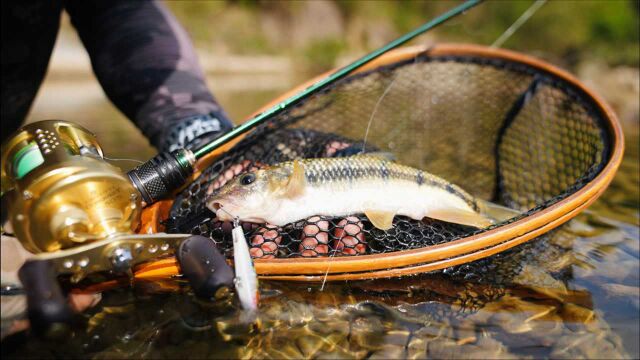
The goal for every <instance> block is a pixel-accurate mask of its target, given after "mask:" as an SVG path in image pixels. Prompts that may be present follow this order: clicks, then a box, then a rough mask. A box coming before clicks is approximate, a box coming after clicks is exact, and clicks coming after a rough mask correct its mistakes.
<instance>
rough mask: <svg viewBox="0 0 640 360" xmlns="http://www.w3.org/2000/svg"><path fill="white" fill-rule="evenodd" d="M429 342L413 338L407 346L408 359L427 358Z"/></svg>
mask: <svg viewBox="0 0 640 360" xmlns="http://www.w3.org/2000/svg"><path fill="white" fill-rule="evenodd" d="M427 344H428V340H427V339H424V338H420V337H416V336H413V337H412V338H411V340H409V344H407V352H406V358H407V359H424V358H426V357H427Z"/></svg>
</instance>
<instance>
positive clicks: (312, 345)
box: [295, 334, 325, 358]
mask: <svg viewBox="0 0 640 360" xmlns="http://www.w3.org/2000/svg"><path fill="white" fill-rule="evenodd" d="M295 342H296V345H297V346H298V348H299V349H300V351H301V352H302V354H303V355H304V357H305V358H312V357H314V356H315V355H316V354H317V353H318V351H319V350H320V349H322V347H323V346H324V345H325V342H324V340H323V339H322V337H320V336H318V335H312V334H309V335H304V336H300V337H298V338H297V339H295Z"/></svg>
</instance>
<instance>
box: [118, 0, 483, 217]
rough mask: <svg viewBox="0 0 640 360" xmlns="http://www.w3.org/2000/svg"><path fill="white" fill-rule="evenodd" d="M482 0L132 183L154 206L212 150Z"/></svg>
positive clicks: (164, 157)
mask: <svg viewBox="0 0 640 360" xmlns="http://www.w3.org/2000/svg"><path fill="white" fill-rule="evenodd" d="M481 2H482V0H467V1H465V2H464V3H462V4H460V5H458V6H456V7H455V8H453V9H451V10H449V11H447V12H445V13H443V14H441V15H439V16H437V17H435V18H434V19H432V20H430V21H428V22H427V23H425V24H423V25H422V26H420V27H418V28H416V29H415V30H413V31H411V32H409V33H407V34H405V35H402V36H401V37H399V38H397V39H395V40H393V41H391V42H390V43H388V44H386V45H384V46H382V47H381V48H379V49H376V50H374V51H372V52H371V53H369V54H367V55H364V56H363V57H361V58H359V59H357V60H356V61H354V62H352V63H350V64H348V65H346V66H344V67H342V68H340V69H338V70H336V71H335V72H333V73H331V74H330V75H328V76H327V77H325V78H323V79H322V80H320V81H318V82H316V83H315V84H313V85H311V86H309V87H308V88H306V89H304V90H303V91H301V92H299V93H297V94H295V95H293V96H291V97H289V98H287V99H285V100H284V101H282V102H280V103H278V104H276V105H275V106H273V107H271V108H269V109H268V110H266V111H264V112H261V113H260V114H258V115H255V116H254V117H253V118H251V119H249V120H248V121H246V122H244V123H243V124H241V125H238V126H236V127H235V128H233V129H232V130H231V131H229V132H227V133H226V134H224V135H222V136H220V137H218V138H217V139H215V140H213V141H211V142H210V143H208V144H206V145H204V146H202V147H200V148H198V149H196V150H194V151H191V150H188V149H179V150H175V151H173V152H171V153H161V154H158V155H157V156H155V157H154V158H152V159H151V160H149V161H147V162H146V163H144V164H142V165H140V166H138V167H136V168H135V169H133V170H131V171H130V172H129V173H128V176H129V178H130V179H131V182H132V183H133V185H134V186H135V187H136V189H137V190H138V191H139V192H140V194H141V195H142V199H143V201H144V202H145V203H146V205H150V204H152V203H154V202H156V201H158V200H159V199H161V198H163V197H166V196H168V195H170V193H171V192H172V191H173V190H175V189H178V188H180V187H181V186H182V185H183V184H184V182H185V181H186V180H187V177H188V176H189V175H190V174H191V173H192V172H193V165H194V164H195V162H196V161H197V160H199V159H201V158H203V157H204V156H206V155H207V154H210V153H211V152H212V151H214V150H216V149H218V148H220V147H221V146H223V145H225V144H227V143H229V142H230V141H231V140H233V139H235V138H237V137H238V136H240V135H242V134H245V133H246V132H248V131H250V130H252V129H254V128H255V127H257V126H258V125H260V124H262V123H264V122H265V121H267V120H268V119H270V118H272V117H274V116H276V115H278V114H281V113H283V112H284V111H286V110H288V109H289V108H291V107H292V106H293V105H295V104H297V103H299V102H300V101H302V100H304V99H306V98H308V97H309V96H311V95H312V94H314V93H316V92H317V91H319V90H322V89H325V88H327V87H328V86H329V85H331V84H333V83H335V82H337V81H338V80H340V79H343V78H344V77H346V76H347V75H349V74H351V73H352V72H353V71H354V70H356V69H358V68H360V67H362V66H363V65H365V64H367V63H369V62H371V61H373V60H374V59H376V58H378V57H380V56H381V55H383V54H385V53H387V52H388V51H390V50H392V49H395V48H397V47H398V46H401V45H403V44H405V43H407V42H408V41H410V40H412V39H414V38H416V37H417V36H419V35H422V34H424V33H426V32H428V31H429V30H432V29H434V28H436V27H438V26H440V25H442V24H443V23H445V22H446V21H448V20H451V19H453V18H454V17H456V16H458V15H461V14H463V13H465V12H466V11H467V10H469V9H471V8H473V7H474V6H476V5H478V4H480V3H481Z"/></svg>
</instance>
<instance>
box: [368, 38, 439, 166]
mask: <svg viewBox="0 0 640 360" xmlns="http://www.w3.org/2000/svg"><path fill="white" fill-rule="evenodd" d="M431 48H432V46H430V47H429V48H427V50H425V51H424V53H428V52H429V50H431ZM418 55H419V54H416V55H415V56H414V57H413V63H414V64H417V63H418ZM398 76H400V73H397V74H396V75H395V76H394V77H393V80H391V82H390V83H389V85H387V88H386V89H385V90H384V92H383V93H382V95H381V96H380V98H379V99H378V101H377V102H376V105H375V106H374V107H373V112H372V113H371V117H370V118H369V122H368V123H367V129H366V130H365V133H364V140H363V141H362V151H361V153H362V154H364V153H365V152H366V151H365V150H366V149H365V147H366V145H367V139H368V137H369V130H370V128H371V125H372V124H373V118H374V117H375V115H376V113H377V112H378V107H379V106H380V104H381V103H382V99H384V97H385V96H386V95H387V93H388V92H389V90H391V87H393V84H395V82H396V80H398Z"/></svg>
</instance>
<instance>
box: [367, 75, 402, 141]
mask: <svg viewBox="0 0 640 360" xmlns="http://www.w3.org/2000/svg"><path fill="white" fill-rule="evenodd" d="M398 75H399V74H396V76H394V77H393V80H391V83H389V85H387V88H386V89H385V90H384V92H383V93H382V95H381V96H380V98H379V99H378V101H377V102H376V105H375V106H374V107H373V112H372V113H371V117H369V122H368V123H367V129H366V130H365V132H364V140H363V141H362V153H365V146H366V145H367V138H368V137H369V129H370V128H371V124H372V123H373V118H374V117H375V116H376V112H378V107H379V106H380V104H381V103H382V99H384V97H385V96H386V95H387V93H388V92H389V90H391V87H392V86H393V84H394V83H395V82H396V79H398Z"/></svg>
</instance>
